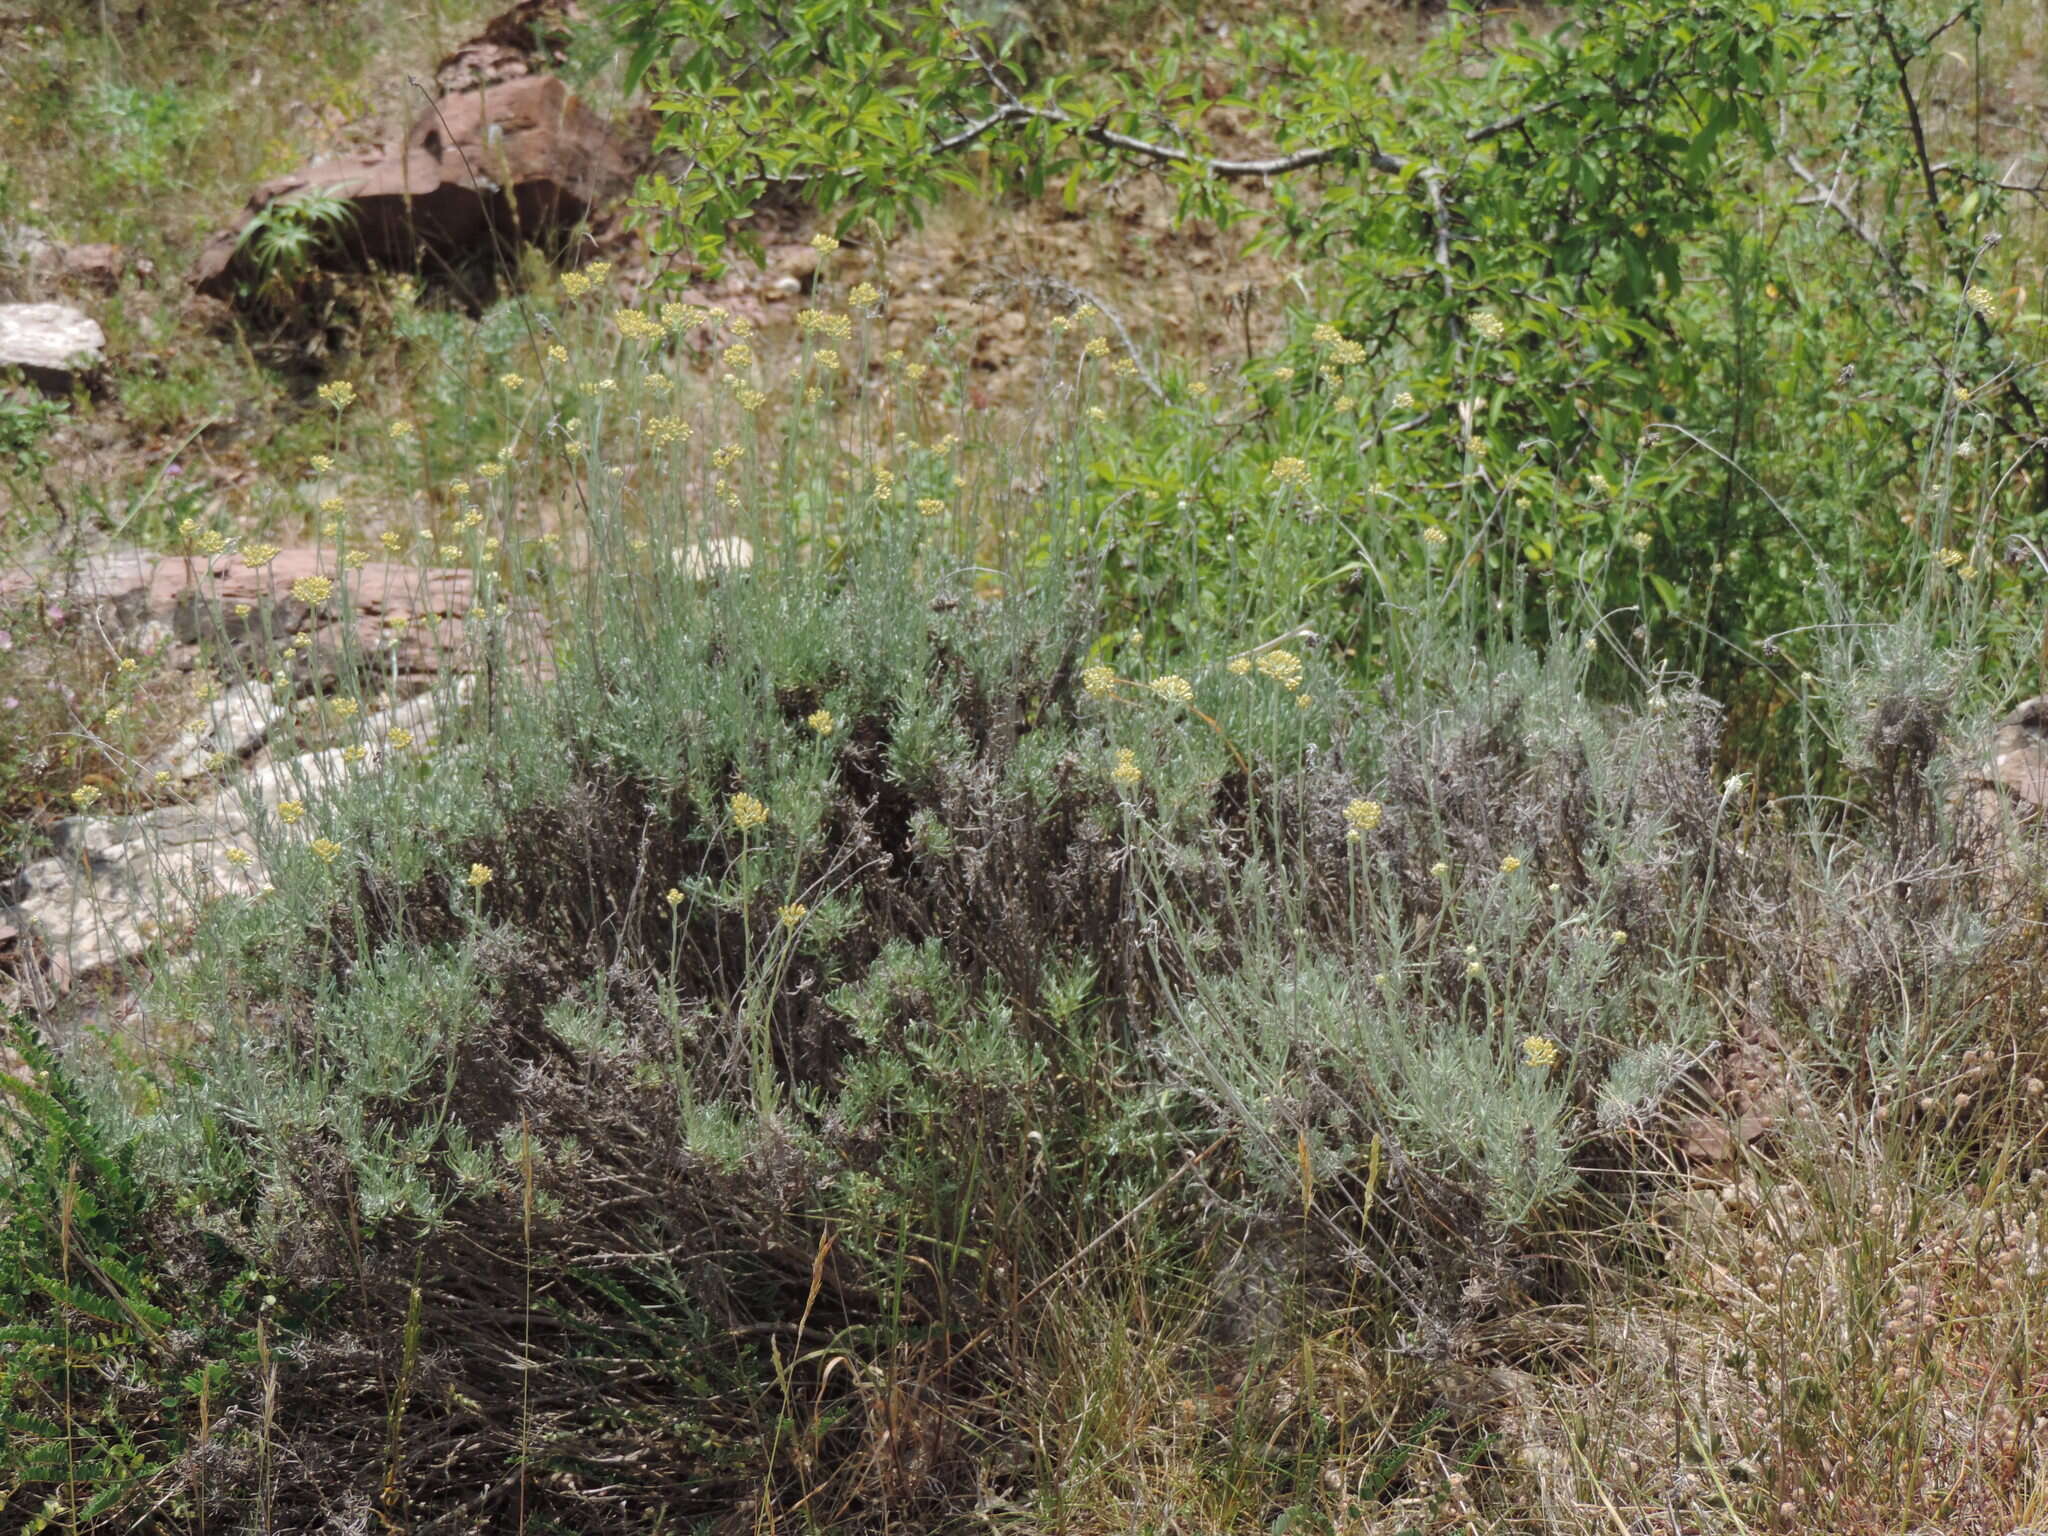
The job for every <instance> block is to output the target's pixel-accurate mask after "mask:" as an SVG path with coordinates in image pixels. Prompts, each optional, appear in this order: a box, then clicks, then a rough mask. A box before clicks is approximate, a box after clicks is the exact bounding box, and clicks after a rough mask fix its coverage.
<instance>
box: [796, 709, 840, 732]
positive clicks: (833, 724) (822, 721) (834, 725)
mask: <svg viewBox="0 0 2048 1536" xmlns="http://www.w3.org/2000/svg"><path fill="white" fill-rule="evenodd" d="M804 724H805V725H808V726H809V727H810V728H811V729H812V730H814V731H816V732H817V733H818V734H819V735H820V736H830V735H831V734H832V732H833V731H835V730H836V729H838V726H839V722H838V721H836V720H834V719H833V718H832V711H831V710H829V709H814V710H812V711H811V712H810V714H808V715H806V716H805V717H804Z"/></svg>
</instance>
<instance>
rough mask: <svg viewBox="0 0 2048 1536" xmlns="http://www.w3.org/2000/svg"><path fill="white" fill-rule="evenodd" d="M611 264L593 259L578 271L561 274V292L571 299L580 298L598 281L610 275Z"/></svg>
mask: <svg viewBox="0 0 2048 1536" xmlns="http://www.w3.org/2000/svg"><path fill="white" fill-rule="evenodd" d="M611 271H612V264H611V263H610V262H608V261H593V262H592V263H591V264H590V265H589V266H587V267H585V268H584V269H583V270H582V271H580V272H564V273H563V274H562V292H564V293H566V294H568V295H569V297H570V298H572V299H580V298H582V297H583V295H584V294H586V293H588V292H590V290H591V289H593V288H595V287H596V286H597V285H598V284H599V283H601V282H603V281H604V280H605V279H606V278H607V277H609V276H611Z"/></svg>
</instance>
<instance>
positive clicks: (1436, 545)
mask: <svg viewBox="0 0 2048 1536" xmlns="http://www.w3.org/2000/svg"><path fill="white" fill-rule="evenodd" d="M1422 542H1423V543H1425V544H1427V545H1429V546H1430V547H1431V548H1432V549H1442V548H1443V547H1444V545H1446V544H1448V543H1450V542H1451V536H1450V535H1449V534H1448V533H1445V532H1444V531H1443V529H1441V528H1439V527H1437V526H1436V525H1435V524H1434V523H1432V524H1430V526H1429V527H1427V528H1425V529H1423V530H1422Z"/></svg>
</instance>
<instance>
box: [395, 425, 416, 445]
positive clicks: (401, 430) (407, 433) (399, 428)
mask: <svg viewBox="0 0 2048 1536" xmlns="http://www.w3.org/2000/svg"><path fill="white" fill-rule="evenodd" d="M412 431H413V428H412V423H411V422H409V421H394V422H393V423H391V427H390V432H391V438H392V441H393V442H398V441H402V440H403V439H405V438H408V437H411V436H412Z"/></svg>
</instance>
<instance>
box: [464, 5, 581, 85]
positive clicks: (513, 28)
mask: <svg viewBox="0 0 2048 1536" xmlns="http://www.w3.org/2000/svg"><path fill="white" fill-rule="evenodd" d="M580 20H582V13H581V12H580V11H578V10H577V9H576V7H574V6H573V5H561V4H557V3H556V0H519V4H517V5H515V6H513V7H512V9H511V10H509V11H505V12H503V13H501V14H500V15H497V16H493V17H492V18H491V19H490V21H489V22H487V23H485V25H484V29H483V31H481V32H479V33H478V34H477V35H476V36H475V37H472V38H471V39H469V41H468V42H466V43H463V44H461V45H460V46H458V47H457V48H456V49H455V51H454V52H453V53H451V54H449V55H448V57H446V58H445V59H443V60H442V61H441V62H440V63H439V64H436V65H435V66H434V83H435V85H436V86H437V87H438V88H439V90H440V93H441V94H442V95H443V96H446V95H450V94H452V93H453V92H456V91H470V90H475V89H476V88H477V87H478V86H482V85H497V84H500V83H502V82H503V81H506V80H514V79H517V78H519V77H520V76H522V75H530V74H534V73H536V69H535V66H536V65H559V64H561V63H563V62H565V61H566V59H567V57H568V47H569V28H570V25H571V24H572V23H574V22H577V21H580Z"/></svg>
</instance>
